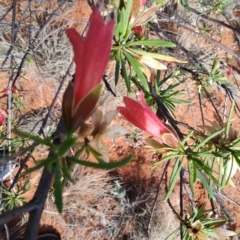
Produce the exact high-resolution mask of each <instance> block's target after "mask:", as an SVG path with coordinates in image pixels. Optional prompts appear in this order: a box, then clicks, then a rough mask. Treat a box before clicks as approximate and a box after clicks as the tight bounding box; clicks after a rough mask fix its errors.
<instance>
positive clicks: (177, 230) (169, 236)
mask: <svg viewBox="0 0 240 240" xmlns="http://www.w3.org/2000/svg"><path fill="white" fill-rule="evenodd" d="M179 231H180V227H179V228H177V229H175V230H174V231H173V232H172V233H170V235H168V236H167V238H166V239H165V240H171V239H172V238H173V237H174V236H175V235H176V234H177V233H178V232H179Z"/></svg>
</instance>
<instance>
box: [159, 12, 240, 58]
mask: <svg viewBox="0 0 240 240" xmlns="http://www.w3.org/2000/svg"><path fill="white" fill-rule="evenodd" d="M157 14H158V15H160V16H161V17H164V18H166V19H168V20H169V21H170V22H173V23H176V24H177V25H178V26H180V27H182V28H184V29H186V30H188V31H190V32H192V33H194V34H195V35H197V36H199V37H203V38H205V39H206V40H207V41H209V42H212V43H213V44H215V45H216V46H218V47H219V48H221V49H223V50H225V51H226V52H227V53H229V54H231V55H232V56H233V57H235V58H236V59H237V60H238V61H240V57H239V56H238V55H237V54H235V53H234V52H233V51H232V50H231V49H230V48H228V47H227V46H225V45H223V44H222V43H220V42H218V41H216V40H215V39H213V38H211V37H209V36H208V35H206V34H203V33H199V32H196V31H194V30H193V29H191V28H189V27H186V26H185V25H183V24H181V23H179V22H177V21H176V20H174V19H172V18H170V17H168V15H167V14H164V13H162V12H160V11H157Z"/></svg>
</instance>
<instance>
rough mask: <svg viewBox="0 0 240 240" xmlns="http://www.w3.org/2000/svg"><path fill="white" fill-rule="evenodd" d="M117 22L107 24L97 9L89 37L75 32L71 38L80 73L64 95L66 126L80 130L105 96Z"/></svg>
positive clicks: (71, 34)
mask: <svg viewBox="0 0 240 240" xmlns="http://www.w3.org/2000/svg"><path fill="white" fill-rule="evenodd" d="M113 27H114V21H110V22H109V23H107V24H105V23H104V20H103V18H102V17H101V15H100V13H99V11H98V10H97V9H94V10H93V12H92V14H91V16H90V24H89V29H88V32H87V36H86V38H82V37H81V36H80V35H79V33H78V32H77V31H76V30H75V29H72V28H70V29H68V30H67V31H66V32H67V36H68V38H69V40H70V42H71V44H72V46H73V52H74V61H75V64H76V71H75V77H74V84H72V83H70V84H69V86H68V87H67V89H66V91H65V93H64V96H63V106H62V109H63V117H64V121H65V125H66V127H69V128H70V129H72V130H76V129H77V128H78V127H80V126H81V124H83V122H84V121H85V120H86V119H87V118H88V117H89V116H90V115H91V114H92V112H93V111H94V109H95V107H96V104H97V101H98V99H99V97H100V94H101V88H102V85H101V84H100V82H101V80H102V76H103V74H104V71H105V69H106V66H107V63H108V60H109V54H110V50H111V43H112V35H113Z"/></svg>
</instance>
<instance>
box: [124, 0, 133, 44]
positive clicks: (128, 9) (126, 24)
mask: <svg viewBox="0 0 240 240" xmlns="http://www.w3.org/2000/svg"><path fill="white" fill-rule="evenodd" d="M131 8H132V0H128V1H127V4H126V11H125V16H124V19H123V31H122V40H127V39H128V35H127V30H128V28H129V20H130V13H131Z"/></svg>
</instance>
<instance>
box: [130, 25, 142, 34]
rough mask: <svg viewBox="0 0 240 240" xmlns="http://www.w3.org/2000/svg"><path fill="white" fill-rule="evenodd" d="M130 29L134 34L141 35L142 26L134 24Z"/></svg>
mask: <svg viewBox="0 0 240 240" xmlns="http://www.w3.org/2000/svg"><path fill="white" fill-rule="evenodd" d="M132 31H133V32H134V34H135V35H136V36H141V35H142V34H143V28H142V26H134V27H133V28H132Z"/></svg>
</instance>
